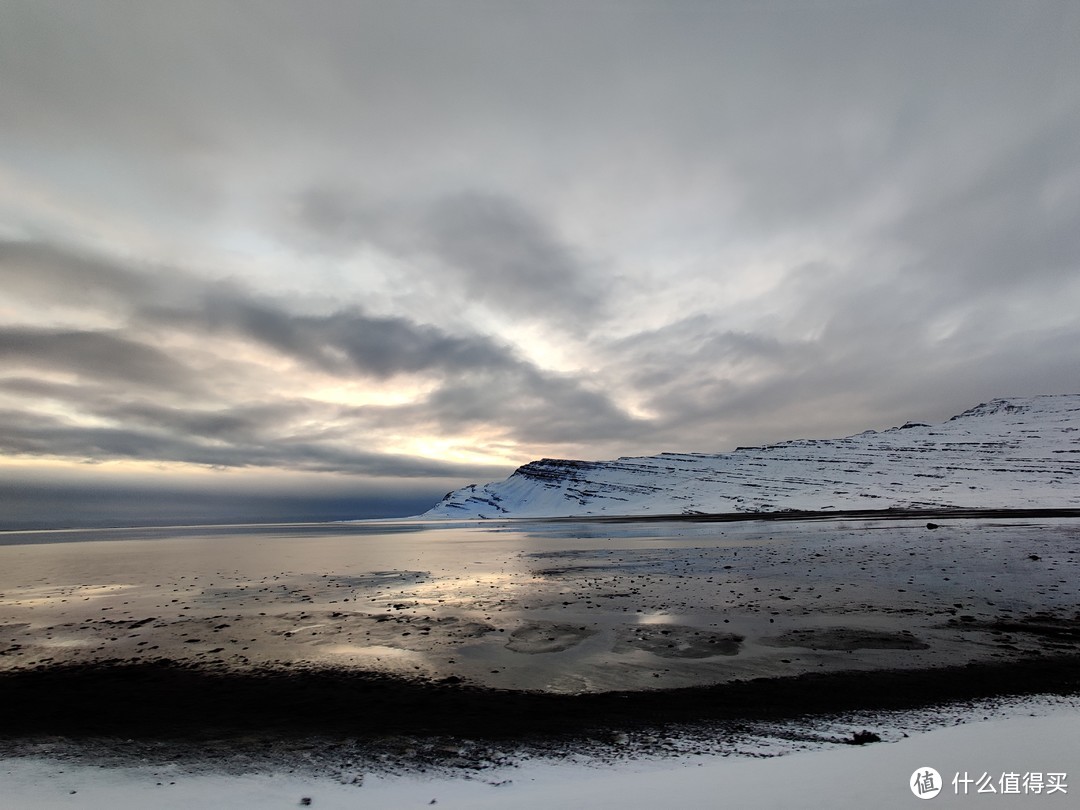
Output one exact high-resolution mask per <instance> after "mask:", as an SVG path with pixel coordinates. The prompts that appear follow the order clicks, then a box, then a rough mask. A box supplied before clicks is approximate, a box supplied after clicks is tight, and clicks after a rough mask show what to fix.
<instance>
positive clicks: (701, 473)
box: [424, 394, 1080, 518]
mask: <svg viewBox="0 0 1080 810" xmlns="http://www.w3.org/2000/svg"><path fill="white" fill-rule="evenodd" d="M949 506H956V507H988V508H989V507H1003V508H1004V507H1011V508H1025V507H1026V508H1033V507H1080V394H1066V395H1058V396H1041V397H1031V398H1025V399H1008V400H1005V399H996V400H993V401H991V402H987V403H983V404H981V405H978V406H976V407H974V408H971V409H970V410H967V411H965V412H964V413H962V414H959V415H957V416H954V417H953V418H952V419H950V420H949V421H947V422H945V423H943V424H940V425H924V424H915V423H908V424H906V425H904V426H903V427H897V428H891V429H889V430H885V431H881V432H880V433H878V432H874V431H866V432H865V433H860V434H858V435H855V436H848V437H847V438H843V439H818V440H811V439H799V440H795V441H788V442H781V443H779V444H772V445H766V446H763V447H749V448H739V449H738V450H736V451H734V452H732V453H724V454H697V453H693V454H683V453H662V454H660V455H658V456H645V457H640V458H620V459H617V460H615V461H598V462H587V461H567V460H559V459H542V460H540V461H533V462H531V463H529V464H526V465H524V466H523V467H520V468H519V469H518V470H517V471H515V472H514V474H513V475H511V476H510V477H509V478H507V479H506V480H505V481H500V482H497V483H491V484H484V485H476V484H474V485H471V486H469V487H465V488H464V489H460V490H457V491H456V492H452V493H450V494H449V495H448V496H447V497H446V498H445V499H444V500H443V501H441V502H440V503H439V504H437V505H436V506H435V507H433V508H432V509H431V510H429V511H428V512H427V513H425V515H424V516H425V517H432V518H446V517H458V518H478V517H557V516H573V515H657V514H693V513H695V512H765V511H776V510H782V509H810V510H826V509H886V508H890V507H893V508H919V507H949Z"/></svg>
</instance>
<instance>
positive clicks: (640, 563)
mask: <svg viewBox="0 0 1080 810" xmlns="http://www.w3.org/2000/svg"><path fill="white" fill-rule="evenodd" d="M1078 526H1080V522H1077V521H1071V522H1067V521H1058V522H1056V523H1055V524H1054V525H1053V527H1047V526H1045V525H1038V524H1031V523H1024V524H1020V523H1009V522H1000V521H999V522H997V523H995V524H994V525H989V524H979V523H978V522H976V521H963V522H961V521H957V522H955V523H954V524H952V526H951V530H950V532H948V533H941V532H939V533H938V534H937V535H935V536H932V537H931V536H928V534H927V532H926V531H925V530H924V528H923V527H922V526H920V525H918V524H910V525H909V524H905V523H903V522H899V521H897V522H892V523H888V524H882V523H881V522H866V523H865V524H861V523H859V522H857V521H850V520H849V521H843V522H836V523H832V524H830V523H828V522H816V523H813V524H798V523H787V524H775V523H772V524H758V523H752V522H749V523H744V524H724V525H722V526H719V525H717V524H692V523H677V524H661V523H656V522H649V523H643V524H633V523H619V524H612V523H605V524H595V523H585V524H574V523H568V522H537V523H529V522H519V521H515V522H505V523H497V524H495V523H488V524H484V525H462V524H449V523H436V524H424V523H420V522H405V523H386V522H377V523H369V524H315V525H290V526H274V527H267V526H257V527H252V526H241V527H228V528H223V527H220V526H214V527H195V528H180V529H169V530H165V529H154V530H147V529H140V530H132V531H129V532H116V531H115V530H114V531H111V532H109V531H91V532H82V533H78V532H60V533H41V532H39V533H34V534H32V535H24V536H23V537H22V538H20V537H18V536H15V535H14V534H11V535H7V536H5V537H4V538H2V541H0V651H2V652H4V653H5V654H4V656H3V658H2V659H0V666H3V667H6V668H17V667H25V666H35V665H38V664H57V663H63V662H65V661H91V660H102V659H119V660H145V659H147V658H161V657H164V658H169V659H174V660H184V661H194V662H199V663H211V662H215V663H221V664H225V665H228V666H235V667H249V666H267V665H276V664H278V663H297V662H303V663H312V664H323V665H343V664H344V665H348V666H356V667H361V668H378V669H386V670H390V671H395V672H403V673H410V674H415V673H422V674H425V675H430V676H439V677H442V676H446V675H457V676H461V677H464V678H467V679H469V680H472V681H475V682H478V683H484V684H488V685H495V686H501V687H508V688H530V689H549V690H578V689H583V688H587V689H607V688H650V687H655V686H679V685H690V684H696V683H702V682H720V681H725V680H730V679H735V678H745V677H758V676H761V675H775V674H795V673H798V672H811V671H821V670H822V669H829V668H837V667H845V668H851V667H872V666H883V665H888V666H914V665H922V664H925V663H928V662H930V663H948V662H950V661H953V662H955V661H965V660H972V657H977V656H979V655H984V656H985V655H990V654H999V653H1001V648H1000V647H999V646H995V644H994V638H993V635H992V633H990V632H989V631H988V630H986V629H985V628H986V626H988V625H989V624H990V623H992V622H993V621H996V620H998V619H999V618H1000V615H1001V611H1002V610H1004V611H1007V612H1010V613H1011V614H1012V615H1019V614H1021V613H1025V612H1026V613H1034V612H1036V611H1050V612H1053V611H1057V610H1060V611H1071V610H1074V605H1075V604H1076V601H1077V597H1078V590H1077V587H1076V584H1075V583H1077V582H1078V581H1080V577H1077V576H1076V575H1077V574H1078V573H1080V570H1077V569H1078V560H1077V555H1075V554H1071V551H1072V550H1073V549H1075V546H1076V540H1077V537H1078ZM49 537H53V538H59V540H55V539H54V540H50V539H48V538H49ZM27 538H30V539H29V540H27ZM1031 554H1035V555H1036V556H1037V557H1038V558H1039V560H1040V561H1041V564H1040V565H1038V566H1033V565H1031V560H1030V555H1031ZM1004 571H1007V572H1008V576H1001V577H997V574H998V573H1002V572H1004ZM987 583H989V584H987ZM958 604H959V605H962V609H963V611H964V613H965V615H967V616H970V617H971V618H970V620H965V622H966V623H965V624H964V626H962V627H957V626H954V625H955V624H956V620H955V618H954V617H955V616H956V614H957V612H958V608H957V605H958ZM1069 615H1070V616H1071V613H1069ZM950 622H952V624H950ZM901 634H903V635H901ZM830 639H832V640H831V641H830ZM836 639H842V640H843V642H844V644H843V645H839V642H837V641H836ZM883 639H884V641H883ZM898 639H899V640H898ZM900 641H903V644H900ZM886 642H887V643H886ZM830 644H831V645H832V646H831V647H830V646H829V645H830ZM838 645H839V646H838ZM845 645H846V646H845ZM1011 645H1012V648H1013V649H1015V650H1017V651H1018V653H1017V654H1021V653H1025V651H1027V653H1030V651H1031V649H1033V648H1034V647H1035V646H1037V644H1035V643H1034V642H1031V641H1030V640H1025V639H1024V638H1017V637H1012V641H1011ZM841 647H843V648H841Z"/></svg>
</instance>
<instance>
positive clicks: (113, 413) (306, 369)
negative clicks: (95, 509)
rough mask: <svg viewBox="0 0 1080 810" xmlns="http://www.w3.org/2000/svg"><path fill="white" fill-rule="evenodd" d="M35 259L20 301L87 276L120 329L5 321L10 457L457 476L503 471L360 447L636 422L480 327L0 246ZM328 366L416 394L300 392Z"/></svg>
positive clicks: (11, 269) (12, 291) (8, 255)
mask: <svg viewBox="0 0 1080 810" xmlns="http://www.w3.org/2000/svg"><path fill="white" fill-rule="evenodd" d="M27 257H30V258H31V259H32V260H33V261H34V262H35V263H36V267H37V268H38V270H39V272H38V274H37V277H36V279H35V281H34V283H33V285H25V284H24V285H21V286H20V285H17V284H16V285H12V287H11V288H9V289H8V290H7V291H6V292H7V295H8V297H9V298H10V299H11V300H12V301H13V302H14V303H15V304H18V302H19V301H20V300H22V298H20V293H21V294H23V297H24V298H25V297H29V298H41V297H45V298H50V299H61V298H63V297H64V296H65V295H74V293H72V292H71V284H72V281H73V279H75V278H78V277H79V274H80V272H82V271H83V270H86V269H89V273H88V274H87V275H88V277H89V279H90V280H92V281H93V282H94V283H95V284H96V287H95V294H94V295H90V296H86V297H85V299H84V301H85V303H86V305H87V307H88V309H89V310H93V308H94V307H95V306H97V307H100V308H101V309H103V310H107V311H108V312H109V313H110V317H111V318H112V319H113V320H115V321H118V323H119V325H117V326H115V327H111V328H109V329H107V330H97V331H94V330H87V329H83V330H65V329H41V328H21V327H20V328H9V329H6V330H2V331H0V361H2V363H3V365H2V366H0V370H2V371H4V372H6V374H4V375H2V376H0V396H3V397H4V398H5V401H7V402H8V403H10V404H11V405H12V406H14V407H12V408H11V410H9V413H8V422H7V425H6V426H5V430H4V433H3V437H2V446H3V449H4V450H5V451H6V452H8V453H11V454H16V455H22V456H57V457H70V458H75V459H84V458H85V459H95V460H103V459H124V458H127V459H139V460H156V461H170V462H183V463H189V464H198V465H208V466H221V467H274V466H281V467H284V468H287V469H297V470H324V471H337V472H350V473H365V474H371V475H397V476H412V475H429V476H449V475H455V474H461V475H464V474H466V473H467V472H470V471H472V472H475V471H476V470H491V469H502V468H501V467H500V466H498V465H491V464H488V465H484V464H482V463H481V464H477V463H475V462H471V463H468V464H466V463H449V462H441V461H436V460H431V459H424V458H412V457H407V456H405V455H403V454H401V453H400V452H391V451H388V450H387V451H379V450H377V449H372V450H365V451H358V450H356V449H355V448H356V447H362V446H365V445H369V446H374V447H376V448H377V447H378V446H379V445H383V446H386V445H388V444H393V443H394V441H395V440H394V439H393V437H394V436H399V437H400V436H409V435H428V433H431V434H433V435H439V436H446V435H457V434H459V433H462V432H464V433H468V432H469V431H474V432H475V431H481V432H487V433H489V434H491V435H493V436H496V437H499V440H500V441H501V440H507V441H512V442H517V441H535V440H539V441H543V442H552V443H572V442H575V441H578V440H580V439H581V438H582V437H584V436H585V435H588V434H590V433H591V434H592V435H597V436H613V435H618V434H620V433H625V432H626V431H627V430H629V429H630V428H631V427H632V425H633V424H634V420H632V419H630V418H629V417H627V416H626V415H625V414H624V413H622V412H621V410H620V409H619V407H618V406H616V405H615V404H614V403H613V402H612V401H611V400H610V398H608V397H607V396H606V395H605V394H603V393H602V392H600V391H598V390H595V389H592V388H590V387H588V386H586V385H584V384H583V381H582V380H579V379H576V378H573V377H570V376H566V375H559V374H557V373H554V372H549V371H545V370H543V369H540V368H538V367H536V366H535V365H534V364H532V363H530V362H529V361H527V360H525V359H523V358H522V357H520V356H518V355H517V354H516V353H515V352H514V351H513V350H512V349H511V348H509V347H507V346H505V345H503V344H502V343H501V342H500V341H498V340H495V339H492V338H490V337H487V336H484V335H480V334H475V333H474V334H451V333H448V332H446V331H444V330H442V329H439V328H437V327H434V326H431V325H427V324H420V323H416V322H414V321H411V320H409V319H408V318H404V317H374V316H371V315H368V314H366V313H364V312H363V311H361V310H360V309H359V308H358V307H356V306H350V307H349V308H347V309H342V310H338V311H335V312H330V313H327V314H311V313H305V312H302V311H301V312H297V311H294V310H293V309H292V308H291V306H290V304H288V303H286V302H283V301H280V300H275V299H272V298H270V297H268V296H265V295H255V294H253V293H251V292H250V291H248V290H246V289H244V288H243V287H242V286H241V285H240V284H238V283H235V282H218V281H208V280H203V279H200V278H198V277H196V276H193V275H191V274H188V273H184V272H182V271H178V270H176V269H169V270H168V271H167V273H165V274H164V275H162V276H160V277H159V276H143V275H139V274H138V273H137V272H136V271H134V270H132V269H130V268H127V267H124V266H123V265H122V264H118V263H115V262H110V261H108V260H106V259H104V258H102V257H99V256H89V255H84V254H83V253H81V252H79V251H77V250H75V249H73V248H62V247H59V246H55V245H47V244H39V245H30V244H7V245H4V246H2V247H0V277H3V276H4V275H6V276H8V277H13V278H14V277H20V273H21V272H22V269H21V268H22V267H23V266H24V263H25V260H26V258H27ZM159 278H160V283H155V282H157V281H158V279H159ZM129 279H132V280H135V282H136V283H131V284H127V283H125V282H126V281H127V280H129ZM83 314H84V315H85V314H86V313H85V312H84V313H83ZM193 339H194V340H193ZM253 351H254V353H252V352H253ZM282 360H286V361H288V362H289V363H291V364H292V366H293V370H292V371H290V377H291V381H290V380H285V381H283V380H282V379H281V377H280V374H279V373H278V372H277V371H276V370H275V369H276V368H278V367H279V364H280V362H281V361H282ZM43 372H44V373H46V376H44V377H43V376H34V375H40V374H42V373H43ZM50 374H51V375H53V376H48V375H50ZM57 375H59V376H57ZM318 377H322V378H325V379H327V380H340V381H341V382H342V383H344V384H347V385H354V384H356V383H357V382H359V381H363V380H369V381H371V383H372V384H373V385H390V386H391V387H392V386H393V385H395V384H396V383H395V380H400V379H412V380H419V381H422V383H423V388H424V390H423V391H422V392H420V393H417V394H415V395H413V396H412V397H411V399H410V400H409V401H407V402H403V403H400V404H396V405H392V406H362V407H355V406H348V405H344V404H342V403H339V402H335V401H334V400H333V399H332V398H331V399H329V400H327V399H325V398H320V396H321V395H319V394H308V393H307V391H305V390H304V389H303V388H302V386H303V384H304V381H305V380H313V379H314V378H318ZM323 385H326V383H323ZM41 403H50V405H49V407H48V408H46V409H44V410H43V409H42V408H41V407H40V405H41Z"/></svg>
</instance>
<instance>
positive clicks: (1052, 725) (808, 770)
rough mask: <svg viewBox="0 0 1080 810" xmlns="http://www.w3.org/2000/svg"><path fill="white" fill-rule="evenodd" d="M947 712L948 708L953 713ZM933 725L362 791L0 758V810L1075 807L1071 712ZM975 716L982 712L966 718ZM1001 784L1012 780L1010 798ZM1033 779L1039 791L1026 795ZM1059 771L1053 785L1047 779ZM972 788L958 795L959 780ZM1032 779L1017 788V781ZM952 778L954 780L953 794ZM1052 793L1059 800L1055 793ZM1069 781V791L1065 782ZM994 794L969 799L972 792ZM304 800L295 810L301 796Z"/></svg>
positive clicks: (318, 782) (419, 779) (272, 779)
mask: <svg viewBox="0 0 1080 810" xmlns="http://www.w3.org/2000/svg"><path fill="white" fill-rule="evenodd" d="M950 711H951V710H950ZM967 714H968V717H966V718H965V722H963V723H962V724H959V725H955V726H949V727H943V728H938V729H936V730H932V731H929V732H926V733H921V734H913V735H912V736H910V737H908V738H905V739H900V740H898V741H896V742H892V743H879V744H873V745H866V746H859V747H856V746H851V747H834V748H830V749H825V750H816V751H803V752H796V753H792V754H788V755H786V756H780V757H769V758H752V757H735V756H732V757H719V756H688V757H682V758H679V759H662V758H658V759H650V760H643V761H642V760H637V761H622V762H617V763H614V764H597V763H596V762H595V761H587V760H586V761H578V762H574V761H570V762H567V761H561V762H553V761H547V760H529V761H525V762H524V763H522V764H521V765H520V766H518V767H513V768H505V769H502V770H499V771H485V772H483V773H482V774H478V775H473V776H472V777H471V778H469V777H463V776H461V775H446V774H441V775H437V776H426V775H422V774H419V775H412V776H372V775H370V774H369V775H368V776H367V778H366V779H365V780H364V782H363V785H362V786H355V785H343V784H340V783H338V782H336V781H334V780H332V779H329V778H320V777H312V776H298V775H295V774H286V773H263V774H248V775H239V776H238V775H228V774H222V773H215V772H213V771H202V772H195V773H190V772H186V771H181V770H179V769H169V768H162V767H150V766H131V767H110V768H102V767H95V766H93V765H86V764H73V763H72V762H64V761H61V760H57V759H40V758H23V759H7V760H3V761H0V810H9V809H10V810H52V809H53V808H57V809H59V808H78V809H79V810H105V808H110V809H112V808H121V807H123V808H127V807H132V808H134V807H154V808H160V810H170V808H177V810H179V808H185V810H186V809H187V808H219V807H221V808H223V807H228V808H232V809H234V810H245V809H246V808H258V810H274V808H292V807H301V806H311V807H313V808H320V809H322V808H326V809H327V810H345V809H346V808H348V810H357V809H358V808H378V809H379V810H395V809H396V808H402V810H404V808H421V807H431V806H434V807H438V808H442V810H484V808H493V810H494V808H499V810H503V809H504V808H515V810H533V808H535V809H536V810H539V809H540V808H545V809H546V808H553V807H554V808H560V810H573V809H574V808H590V810H603V808H612V810H615V809H616V808H618V810H636V809H637V808H641V810H645V808H650V810H651V809H652V808H658V807H673V808H675V807H677V808H686V809H687V810H692V809H693V808H709V809H710V810H712V808H718V807H735V808H750V809H752V810H756V809H757V808H785V809H786V808H798V807H829V808H838V809H839V810H844V809H845V808H852V809H854V808H859V810H862V808H866V807H877V808H892V807H916V806H919V804H918V799H917V798H916V796H915V795H914V793H913V792H912V790H911V788H910V787H909V783H910V782H911V781H912V777H913V775H914V774H915V773H916V771H918V772H920V773H922V772H924V771H925V768H926V767H930V768H933V769H935V770H936V771H937V772H938V773H939V774H940V775H941V777H942V779H941V786H942V790H941V792H940V793H939V794H938V795H937V796H936V797H935V798H934V799H933V804H932V805H930V806H949V807H952V806H963V807H994V808H1010V807H1034V808H1038V807H1046V808H1055V807H1056V808H1065V807H1080V754H1078V752H1080V706H1078V705H1077V704H1076V702H1075V701H1069V700H1067V699H1066V700H1061V699H1034V700H1028V701H1021V702H1017V703H1015V704H1013V705H1012V706H1011V707H1010V708H1009V709H1008V710H1007V713H1006V714H1005V716H997V717H992V718H991V719H989V720H976V721H974V722H969V720H970V715H971V710H970V709H968V710H967ZM976 714H978V711H976ZM1010 774H1016V775H1017V777H1016V779H1017V782H1016V785H1015V787H1016V790H1017V792H1015V793H1008V794H1004V795H1003V793H1002V791H1003V790H1011V789H1012V787H1014V785H1012V784H1011V783H1010V777H1009V775H1010ZM1031 774H1038V775H1039V777H1041V779H1040V780H1039V781H1040V782H1041V784H1042V791H1041V792H1040V793H1035V792H1034V785H1035V784H1036V780H1035V779H1034V778H1032V777H1030V776H1029V775H1031ZM1057 774H1061V776H1057ZM965 776H966V778H968V779H970V780H972V781H971V782H970V783H969V784H968V786H967V790H968V794H967V795H966V796H965V795H963V790H964V783H963V781H962V780H963V779H964V778H965ZM1026 776H1027V777H1028V780H1027V790H1026V792H1025V787H1024V778H1025V777H1026ZM954 777H958V780H957V783H956V785H955V786H954V785H953V779H954ZM1055 783H1060V784H1061V785H1063V786H1064V790H1061V789H1055V790H1053V792H1051V785H1053V784H1055ZM1074 783H1075V784H1074ZM987 784H990V785H992V786H993V787H994V789H995V791H996V792H995V793H993V794H991V793H988V792H982V793H979V792H978V788H979V786H980V785H982V787H983V789H984V791H985V790H986V785H987ZM305 798H307V799H309V800H310V805H305V804H304V803H303V800H304V799H305Z"/></svg>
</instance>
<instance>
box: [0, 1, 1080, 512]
mask: <svg viewBox="0 0 1080 810" xmlns="http://www.w3.org/2000/svg"><path fill="white" fill-rule="evenodd" d="M1078 77H1080V4H1077V3H1075V2H1068V1H1066V2H1043V1H1042V0H1026V2H1022V3H1021V2H994V0H970V1H965V0H954V2H949V3H940V2H931V1H930V0H912V1H911V2H904V3H895V2H874V0H867V1H866V2H854V1H853V0H817V1H816V2H815V0H807V2H781V0H773V1H772V2H768V1H767V2H740V1H738V0H716V2H703V1H702V0H669V1H667V2H663V3H659V2H635V0H623V1H622V2H609V1H608V0H594V1H592V2H586V3H580V2H574V3H566V2H559V1H558V0H555V1H554V2H542V3H541V2H524V0H522V2H509V3H508V2H495V1H494V0H490V1H489V2H473V1H472V0H451V2H445V3H429V2H419V1H418V0H417V1H416V2H414V1H413V0H402V2H396V3H384V2H374V0H372V1H371V2H363V1H362V0H349V1H348V2H331V1H330V0H312V1H309V2H304V3H297V2H275V1H274V0H249V1H247V0H213V2H199V1H198V0H188V1H187V2H184V3H172V2H161V1H160V0H129V1H128V2H110V1H107V0H86V2H80V3H72V2H51V0H32V1H31V0H0V118H2V125H0V509H8V510H10V509H14V508H16V507H18V508H20V509H22V510H24V511H25V510H26V509H31V508H32V509H45V510H48V509H49V508H52V507H55V506H56V505H57V504H58V503H59V502H60V501H61V500H63V498H64V497H68V498H70V497H74V494H73V493H76V492H82V493H84V494H85V493H87V492H97V493H100V492H111V493H113V494H114V495H115V494H116V493H129V492H137V491H149V490H155V491H160V492H163V493H170V494H169V497H174V496H176V493H188V494H193V493H203V494H206V493H211V494H213V495H214V497H222V496H224V495H226V494H228V493H235V494H237V496H238V497H239V496H240V495H243V496H245V497H247V496H250V497H254V498H259V497H262V498H269V497H274V498H280V497H286V496H296V497H299V496H301V495H303V496H305V497H306V496H311V497H313V498H316V499H318V498H323V499H337V500H340V499H341V498H351V499H352V501H351V503H352V504H354V506H355V508H356V510H357V514H358V516H371V515H374V514H380V513H391V512H397V513H404V512H407V511H409V510H413V507H417V508H416V509H415V510H414V511H421V510H422V509H423V508H425V504H429V502H431V501H432V499H437V498H438V497H440V496H441V495H442V494H443V493H444V492H445V491H447V490H448V489H452V488H455V487H457V486H461V485H463V484H465V483H469V482H473V481H477V482H482V481H488V480H494V479H498V478H502V477H504V476H505V475H507V474H509V472H511V471H512V470H513V468H514V467H516V466H517V465H520V464H523V463H525V462H527V461H529V460H531V459H535V458H540V457H558V458H585V459H604V458H613V457H617V456H622V455H641V454H653V453H658V452H663V451H675V452H723V451H727V450H731V449H733V448H734V447H736V446H739V445H753V444H760V443H765V442H771V441H780V440H784V439H791V438H801V437H829V436H841V435H847V434H851V433H856V432H859V431H862V430H865V429H869V428H874V429H881V428H886V427H889V426H891V425H896V424H901V423H903V422H905V421H908V420H920V421H935V420H942V419H946V418H948V417H949V416H951V415H953V414H955V413H959V412H960V411H962V410H965V409H966V408H969V407H971V406H973V405H976V404H978V403H979V402H982V401H985V400H987V399H990V398H994V397H999V396H1012V395H1017V396H1030V395H1035V394H1043V393H1068V392H1077V391H1080V317H1078V315H1077V312H1080V272H1078V271H1080V227H1077V223H1078V222H1080V78H1078ZM65 492H66V493H67V495H66V496H64V495H63V493H65ZM42 493H44V494H42ZM409 498H411V500H409ZM403 499H404V500H403ZM406 501H407V502H406ZM4 504H7V506H6V507H5V506H4ZM30 504H33V506H32V507H31V506H29V505H30ZM41 504H44V505H41ZM50 504H51V506H50ZM346 508H347V509H348V508H352V507H346ZM73 519H74V518H73ZM9 522H10V521H9ZM2 525H4V516H3V515H2V514H0V526H2Z"/></svg>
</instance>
